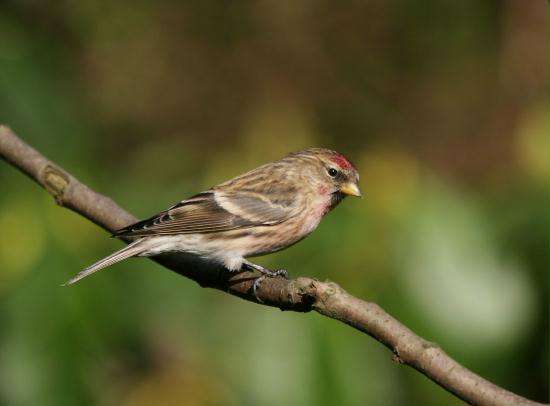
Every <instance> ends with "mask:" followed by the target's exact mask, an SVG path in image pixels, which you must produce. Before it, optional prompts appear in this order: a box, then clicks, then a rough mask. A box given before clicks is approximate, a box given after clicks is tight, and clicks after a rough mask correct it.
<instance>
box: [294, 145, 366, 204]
mask: <svg viewBox="0 0 550 406" xmlns="http://www.w3.org/2000/svg"><path fill="white" fill-rule="evenodd" d="M295 154H296V155H298V156H301V157H303V158H304V159H305V160H307V161H309V163H310V165H308V166H309V168H308V169H309V171H311V175H312V176H311V177H310V179H311V180H312V181H314V183H316V184H317V187H318V188H319V192H320V193H321V194H331V195H333V196H334V197H335V198H337V199H338V201H339V200H342V199H343V198H344V197H346V196H357V197H361V196H362V194H361V190H360V189H359V186H358V182H359V173H358V172H357V169H356V168H355V166H354V165H353V164H352V163H351V161H350V160H349V159H347V158H346V157H345V156H343V155H342V154H340V153H338V152H336V151H332V150H330V149H325V148H310V149H306V150H304V151H300V152H297V153H295Z"/></svg>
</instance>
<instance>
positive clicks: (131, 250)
mask: <svg viewBox="0 0 550 406" xmlns="http://www.w3.org/2000/svg"><path fill="white" fill-rule="evenodd" d="M147 240H148V239H146V238H141V239H139V240H136V241H134V242H132V243H130V244H129V245H128V246H126V247H124V248H122V249H121V250H119V251H117V252H115V253H113V254H111V255H109V256H108V257H105V258H103V259H100V260H99V261H97V262H96V263H95V264H93V265H90V266H89V267H88V268H86V269H84V270H83V271H81V272H79V273H78V274H77V275H75V276H74V277H72V278H71V279H69V280H68V281H67V282H65V283H64V284H63V286H69V285H72V284H73V283H75V282H78V281H79V280H81V279H82V278H85V277H86V276H88V275H91V274H93V273H94V272H97V271H99V270H101V269H103V268H107V267H108V266H111V265H113V264H115V263H117V262H119V261H122V260H124V259H127V258H130V257H133V256H135V255H138V254H140V253H141V252H143V251H145V250H146V249H147V248H149V247H148V244H144V242H146V241H147Z"/></svg>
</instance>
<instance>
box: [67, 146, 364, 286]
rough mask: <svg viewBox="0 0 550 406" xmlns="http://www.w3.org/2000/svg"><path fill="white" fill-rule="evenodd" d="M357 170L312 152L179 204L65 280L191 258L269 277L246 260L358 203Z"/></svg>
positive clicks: (324, 152) (128, 231) (132, 228)
mask: <svg viewBox="0 0 550 406" xmlns="http://www.w3.org/2000/svg"><path fill="white" fill-rule="evenodd" d="M358 180H359V175H358V173H357V170H356V168H355V167H354V165H353V164H351V162H350V161H349V160H348V159H346V158H345V157H344V156H343V155H341V154H339V153H337V152H335V151H332V150H328V149H324V148H310V149H307V150H304V151H300V152H295V153H291V154H289V155H287V156H286V157H284V158H282V159H280V160H278V161H274V162H270V163H268V164H265V165H262V166H260V167H259V168H256V169H254V170H252V171H250V172H247V173H245V174H243V175H240V176H237V177H236V178H233V179H231V180H229V181H227V182H224V183H221V184H220V185H217V186H214V187H212V188H211V189H208V190H206V191H204V192H201V193H199V194H197V195H195V196H193V197H191V198H189V199H186V200H183V201H181V202H179V203H178V204H176V205H174V206H172V207H170V208H169V209H168V210H166V211H163V212H161V213H159V214H157V215H155V216H153V217H151V218H149V219H147V220H143V221H140V222H138V223H135V224H131V225H129V226H127V227H124V228H122V229H120V230H118V231H117V232H116V233H115V234H114V235H115V236H117V237H128V238H134V239H135V240H134V241H133V242H132V243H131V244H129V245H128V246H126V247H124V248H123V249H121V250H120V251H117V252H115V253H114V254H111V255H109V256H108V257H106V258H104V259H102V260H100V261H98V262H96V263H95V264H93V265H91V266H89V267H88V268H86V269H84V270H83V271H82V272H80V273H79V274H78V275H76V276H75V277H73V278H72V279H70V280H69V281H68V282H67V283H66V284H67V285H70V284H72V283H74V282H77V281H78V280H80V279H82V278H84V277H86V276H88V275H90V274H92V273H94V272H96V271H98V270H100V269H103V268H106V267H108V266H110V265H112V264H114V263H116V262H119V261H122V260H124V259H127V258H130V257H133V256H153V255H158V254H161V253H165V252H178V251H179V252H189V253H193V254H196V255H198V256H200V257H202V258H204V259H205V260H210V261H215V262H218V263H221V264H223V265H224V266H225V267H226V268H227V269H229V270H231V271H238V270H240V269H241V268H242V267H243V266H246V267H247V268H250V269H253V270H257V271H260V272H262V273H263V274H267V275H270V276H272V275H273V274H274V273H273V272H271V271H269V270H266V269H265V268H262V267H261V266H259V265H256V264H253V263H251V262H249V261H247V260H246V258H249V257H255V256H260V255H265V254H269V253H271V252H275V251H279V250H282V249H284V248H287V247H289V246H291V245H293V244H295V243H296V242H298V241H300V240H301V239H303V238H304V237H306V236H307V235H308V234H310V233H311V232H312V231H313V230H315V228H316V227H317V225H318V224H319V222H320V221H321V219H322V217H323V216H324V215H325V214H327V213H328V212H329V211H330V210H332V209H333V208H334V207H335V206H336V205H337V204H338V203H340V201H342V200H343V198H344V197H345V196H347V195H353V196H360V195H361V193H360V191H359V188H358V186H357V182H358Z"/></svg>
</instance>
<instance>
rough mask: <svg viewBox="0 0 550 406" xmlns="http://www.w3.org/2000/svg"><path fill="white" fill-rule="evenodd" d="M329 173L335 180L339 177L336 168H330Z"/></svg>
mask: <svg viewBox="0 0 550 406" xmlns="http://www.w3.org/2000/svg"><path fill="white" fill-rule="evenodd" d="M327 172H328V174H329V176H331V177H333V178H334V177H335V176H336V175H338V171H337V170H336V169H334V168H328V170H327Z"/></svg>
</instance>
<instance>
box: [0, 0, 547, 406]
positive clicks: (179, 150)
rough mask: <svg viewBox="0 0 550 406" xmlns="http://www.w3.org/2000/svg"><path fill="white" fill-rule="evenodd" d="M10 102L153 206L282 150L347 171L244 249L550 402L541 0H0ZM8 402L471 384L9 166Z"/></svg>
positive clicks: (398, 393)
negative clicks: (137, 239) (238, 288)
mask: <svg viewBox="0 0 550 406" xmlns="http://www.w3.org/2000/svg"><path fill="white" fill-rule="evenodd" d="M0 122H1V123H4V124H7V125H10V126H11V127H12V128H13V129H14V130H15V131H16V132H17V133H18V134H19V135H20V136H21V137H22V138H24V139H25V140H26V141H27V142H29V143H30V144H32V145H34V146H35V147H36V148H37V149H39V150H41V151H42V152H43V153H45V154H46V155H47V156H48V157H50V158H51V159H53V160H54V161H55V162H57V163H59V164H60V165H61V166H63V167H64V168H66V169H67V170H68V171H69V172H71V173H72V174H74V175H75V176H77V177H78V178H80V179H81V180H82V181H83V182H84V183H87V184H88V185H89V186H91V187H92V188H94V189H96V190H98V191H99V192H101V193H104V194H106V195H109V196H111V197H112V198H114V199H115V200H116V201H117V202H118V203H120V204H121V205H122V206H123V207H125V208H126V209H128V210H130V211H131V212H132V213H134V214H135V215H137V216H138V217H141V218H145V217H148V216H150V215H151V214H154V213H155V212H158V211H160V210H163V209H165V208H166V207H168V206H170V205H172V204H173V203H175V202H177V201H179V200H181V199H183V198H185V197H188V196H190V195H192V194H194V193H196V192H198V191H200V190H203V189H206V188H208V187H210V186H212V185H214V184H216V183H219V182H221V181H223V180H226V179H228V178H230V177H233V176H235V175H237V174H239V173H242V172H244V171H246V170H249V169H252V168H254V167H255V166H258V165H260V164H263V163H265V162H267V161H270V160H273V159H277V158H279V157H281V156H282V155H284V154H286V153H287V152H289V151H293V150H298V149H301V148H305V147H310V146H324V147H329V148H332V149H336V150H338V151H340V152H342V153H344V154H345V155H347V156H348V157H349V158H350V159H351V160H352V161H353V162H354V163H355V164H356V166H357V167H358V168H359V171H360V174H361V188H362V189H363V193H364V195H365V198H364V199H363V200H359V199H348V200H346V201H345V202H344V203H343V204H342V205H341V206H339V207H338V208H337V210H335V212H333V213H331V214H330V215H329V216H328V217H327V218H326V219H324V220H323V222H322V223H321V226H320V227H319V228H318V229H317V230H316V232H315V233H314V234H313V235H311V236H310V237H309V238H308V239H306V240H304V241H303V242H301V243H299V244H298V245H296V246H294V247H292V248H290V249H289V250H286V251H283V252H281V253H278V254H274V255H271V256H268V257H265V258H261V259H259V260H258V262H260V263H261V264H263V265H265V266H268V267H273V268H286V269H288V270H289V272H290V274H291V275H293V276H299V275H304V276H313V277H317V278H319V279H330V280H334V281H336V282H338V283H339V284H341V285H342V286H343V287H344V288H346V289H347V290H349V291H350V292H351V293H352V294H354V295H357V296H359V297H362V298H365V299H367V300H369V301H374V302H377V303H378V304H380V305H381V306H382V307H383V308H385V309H386V310H387V311H388V312H389V313H391V314H392V315H393V316H395V317H396V318H398V319H399V320H400V321H402V322H403V323H404V324H406V325H407V326H409V327H410V328H411V329H413V330H414V331H415V332H417V333H418V334H420V335H422V336H423V337H425V338H426V339H428V340H431V341H435V342H437V343H438V344H440V345H441V346H442V347H443V348H444V349H445V350H446V351H447V352H448V353H449V354H450V355H451V356H452V357H454V358H456V359H457V360H458V361H459V362H461V363H462V364H464V365H465V366H466V367H468V368H470V369H472V370H473V371H475V372H477V373H479V374H480V375H482V376H483V377H485V378H487V379H489V380H491V381H493V382H495V383H496V384H498V385H500V386H503V387H505V388H507V389H509V390H512V391H514V392H517V393H518V394H521V395H523V396H526V397H530V398H532V399H534V400H538V401H544V402H548V246H549V241H548V2H546V1H542V0H539V1H536V0H503V1H496V0H494V1H474V0H462V1H450V0H438V1H435V0H429V1H423V2H418V1H413V0H402V1H392V2H387V1H363V2H359V1H352V2H346V3H338V4H336V3H334V2H329V1H310V0H307V1H299V2H290V1H280V2H250V1H236V2H227V3H223V4H222V3H221V2H216V1H191V2H185V3H178V2H145V1H116V2H94V1H89V0H84V1H80V2H68V1H57V2H42V1H37V0H27V1H15V0H12V1H3V2H1V3H0ZM0 186H1V188H0V230H2V234H1V237H0V326H1V327H0V404H40V405H68V404H142V405H161V404H205V403H209V404H256V403H266V402H267V403H270V404H310V405H335V404H356V405H367V404H368V405H403V404H407V405H441V404H455V405H456V404H461V403H460V402H459V401H458V400H457V399H456V398H454V397H453V396H452V395H450V394H448V393H446V392H445V391H443V390H442V389H441V388H439V387H438V386H437V385H435V384H434V383H432V382H431V381H429V380H428V379H427V378H425V377H423V376H422V375H420V374H418V373H417V372H415V371H413V370H411V369H409V368H407V367H403V366H399V365H396V364H394V363H392V362H391V354H390V352H389V351H388V350H386V349H385V348H384V347H382V346H381V345H380V344H378V343H377V342H375V341H374V340H372V339H370V338H368V337H366V336H364V335H362V334H359V333H358V332H356V331H353V330H352V329H350V328H347V327H345V326H343V325H341V324H339V323H336V322H334V321H332V320H328V319H325V318H322V317H319V316H318V315H315V314H308V315H303V314H292V313H283V312H280V311H278V310H276V309H269V308H265V307H260V306H254V305H252V304H250V303H246V302H244V301H241V300H239V299H237V298H234V297H230V296H228V295H225V294H221V293H220V292H216V291H212V290H206V289H200V288H199V287H198V286H196V285H195V284H194V283H192V282H191V281H189V280H186V279H184V278H181V277H180V276H178V275H176V274H174V273H171V272H169V271H167V270H165V269H163V268H161V267H160V266H159V265H157V264H155V263H153V262H151V261H148V260H145V259H131V260H128V261H126V262H124V263H121V264H118V265H116V266H114V267H113V268H110V269H108V270H106V271H103V272H101V273H99V274H97V275H95V276H93V277H91V278H89V279H86V280H84V281H83V282H81V283H79V284H77V285H75V286H74V287H71V288H61V287H60V286H59V284H60V283H61V282H63V281H65V280H66V279H68V278H69V277H70V276H72V275H74V274H75V273H77V272H78V271H79V270H81V269H82V268H84V267H86V266H87V265H89V264H91V263H93V262H94V261H96V260H97V259H99V258H101V257H103V256H105V255H107V254H109V253H111V252H112V251H114V250H116V249H118V248H119V247H121V243H119V242H117V241H115V240H112V239H109V238H107V237H108V235H107V234H106V233H105V232H103V231H102V230H100V229H99V228H98V227H96V226H94V225H93V224H91V223H90V222H88V221H86V220H84V219H82V218H80V217H79V216H78V215H76V214H73V213H70V212H68V211H67V210H63V209H60V208H58V207H57V206H56V205H55V204H54V202H53V201H52V199H51V198H50V197H49V196H48V195H47V194H46V193H45V192H43V191H42V190H40V189H39V188H38V187H37V186H36V185H34V184H33V183H32V182H30V181H29V180H28V179H27V178H25V177H23V176H22V175H21V174H20V173H18V172H17V171H16V170H14V169H13V168H10V167H9V166H8V165H6V164H4V163H0Z"/></svg>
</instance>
